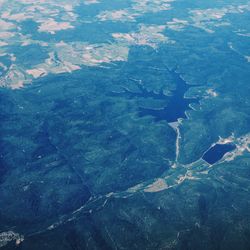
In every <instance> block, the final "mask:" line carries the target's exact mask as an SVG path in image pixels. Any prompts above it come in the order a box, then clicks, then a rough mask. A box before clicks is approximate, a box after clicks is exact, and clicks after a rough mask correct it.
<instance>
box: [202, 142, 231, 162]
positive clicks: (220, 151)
mask: <svg viewBox="0 0 250 250" xmlns="http://www.w3.org/2000/svg"><path fill="white" fill-rule="evenodd" d="M235 148H236V146H235V145H234V144H231V143H228V144H216V145H215V146H213V147H211V148H210V149H209V150H208V151H207V152H206V153H205V154H204V155H203V157H202V159H203V160H205V161H206V162H208V163H209V164H214V163H216V162H217V161H219V160H220V159H221V158H222V157H223V156H224V155H225V154H226V153H228V152H230V151H232V150H234V149H235Z"/></svg>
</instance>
